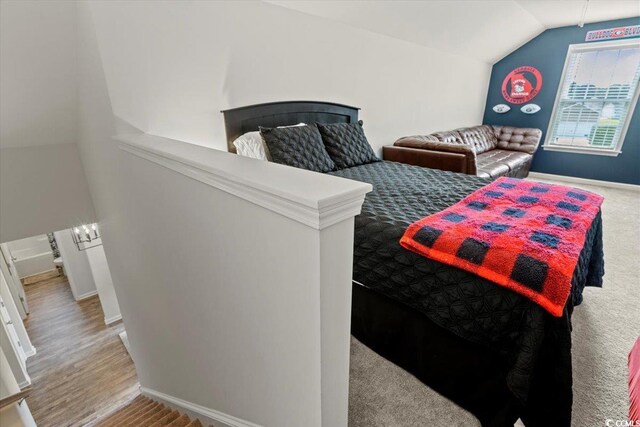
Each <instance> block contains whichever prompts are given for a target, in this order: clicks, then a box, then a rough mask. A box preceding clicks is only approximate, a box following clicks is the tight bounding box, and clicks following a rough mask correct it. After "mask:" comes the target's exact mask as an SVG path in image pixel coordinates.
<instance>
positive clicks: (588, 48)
mask: <svg viewBox="0 0 640 427" xmlns="http://www.w3.org/2000/svg"><path fill="white" fill-rule="evenodd" d="M639 79H640V43H638V41H637V40H631V41H628V40H627V41H621V42H604V43H595V44H586V45H578V46H575V45H574V46H571V47H570V48H569V52H568V53H567V60H566V63H565V69H564V76H563V80H562V82H561V86H560V90H559V91H558V96H557V99H556V104H555V106H554V111H553V114H552V120H551V124H550V128H549V132H548V133H547V140H546V143H545V146H555V147H563V148H566V149H568V150H567V151H590V152H594V151H605V152H606V151H609V152H619V150H620V147H621V145H622V141H623V139H624V132H625V131H626V128H627V126H628V121H629V119H630V113H631V111H632V110H633V106H634V105H633V104H634V102H636V100H637V92H638V81H639Z"/></svg>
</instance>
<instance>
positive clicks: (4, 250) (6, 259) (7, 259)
mask: <svg viewBox="0 0 640 427" xmlns="http://www.w3.org/2000/svg"><path fill="white" fill-rule="evenodd" d="M0 254H1V256H2V260H1V261H0V262H2V263H3V264H4V266H6V270H7V272H8V273H9V277H6V275H5V279H7V284H8V285H9V290H10V291H11V295H12V296H13V297H14V298H13V299H14V300H15V302H16V305H20V308H21V309H22V310H20V311H24V314H25V316H23V319H24V318H25V317H26V315H27V314H29V303H28V302H27V294H26V293H25V292H24V288H23V287H22V282H21V281H20V278H19V277H18V270H16V266H15V264H14V263H13V257H12V255H11V251H10V250H9V246H8V245H7V244H6V243H3V244H2V245H0Z"/></svg>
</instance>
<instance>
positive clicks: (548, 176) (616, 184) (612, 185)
mask: <svg viewBox="0 0 640 427" xmlns="http://www.w3.org/2000/svg"><path fill="white" fill-rule="evenodd" d="M529 178H531V179H548V180H551V181H561V182H569V183H574V184H585V185H596V186H599V187H609V188H617V189H619V190H629V191H637V192H640V185H636V184H626V183H624V182H613V181H600V180H597V179H588V178H578V177H575V176H566V175H553V174H550V173H540V172H529Z"/></svg>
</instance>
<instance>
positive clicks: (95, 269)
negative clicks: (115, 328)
mask: <svg viewBox="0 0 640 427" xmlns="http://www.w3.org/2000/svg"><path fill="white" fill-rule="evenodd" d="M85 253H86V254H87V261H88V262H89V266H90V267H91V275H92V276H93V283H94V284H95V287H96V289H97V290H98V295H99V296H100V305H102V312H103V313H104V322H105V323H106V324H107V325H109V324H111V323H113V322H116V321H118V320H120V319H121V318H122V317H121V315H120V306H119V305H118V298H117V297H116V293H115V290H114V288H113V279H112V278H111V272H110V270H109V264H108V262H107V257H106V255H105V253H104V249H103V247H102V245H100V246H94V247H91V248H88V249H86V250H85Z"/></svg>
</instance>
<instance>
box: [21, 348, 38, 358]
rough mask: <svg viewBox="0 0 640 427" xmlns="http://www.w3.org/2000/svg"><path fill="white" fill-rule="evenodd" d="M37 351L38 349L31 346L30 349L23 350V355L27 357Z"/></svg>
mask: <svg viewBox="0 0 640 427" xmlns="http://www.w3.org/2000/svg"><path fill="white" fill-rule="evenodd" d="M37 353H38V350H36V348H35V347H34V346H31V349H30V350H26V351H25V352H24V355H25V356H26V357H27V359H28V358H30V357H32V356H35V355H36V354H37Z"/></svg>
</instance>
